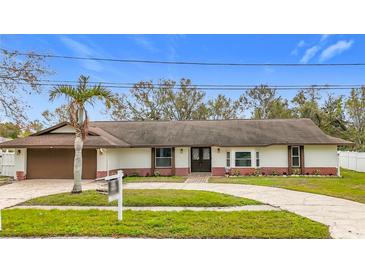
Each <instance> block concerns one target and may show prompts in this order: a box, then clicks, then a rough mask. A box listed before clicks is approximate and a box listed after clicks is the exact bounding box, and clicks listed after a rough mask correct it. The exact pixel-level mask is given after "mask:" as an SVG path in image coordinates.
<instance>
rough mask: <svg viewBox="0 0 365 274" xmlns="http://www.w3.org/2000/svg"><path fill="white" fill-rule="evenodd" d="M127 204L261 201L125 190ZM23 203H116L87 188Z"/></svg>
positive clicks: (209, 194)
mask: <svg viewBox="0 0 365 274" xmlns="http://www.w3.org/2000/svg"><path fill="white" fill-rule="evenodd" d="M123 204H124V205H125V206H197V207H213V206H215V207H224V206H243V205H258V204H261V203H260V202H257V201H254V200H250V199H246V198H241V197H236V196H232V195H227V194H222V193H216V192H210V191H199V190H176V189H125V190H124V191H123ZM22 205H56V206H116V205H117V202H116V201H113V202H111V203H109V202H108V196H107V195H104V194H101V193H98V192H96V191H84V192H82V193H80V194H71V193H61V194H55V195H50V196H44V197H39V198H35V199H32V200H29V201H26V202H25V203H23V204H22Z"/></svg>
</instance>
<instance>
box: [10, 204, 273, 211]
mask: <svg viewBox="0 0 365 274" xmlns="http://www.w3.org/2000/svg"><path fill="white" fill-rule="evenodd" d="M14 208H21V209H43V210H52V209H59V210H89V209H97V210H112V211H117V210H118V208H117V207H116V206H14V207H11V208H10V209H14ZM124 210H135V211H145V210H149V211H184V210H191V211H225V212H229V211H263V210H265V211H279V210H280V209H279V208H277V207H272V206H269V205H246V206H227V207H195V206H194V207H193V206H191V207H190V206H124V207H123V211H124Z"/></svg>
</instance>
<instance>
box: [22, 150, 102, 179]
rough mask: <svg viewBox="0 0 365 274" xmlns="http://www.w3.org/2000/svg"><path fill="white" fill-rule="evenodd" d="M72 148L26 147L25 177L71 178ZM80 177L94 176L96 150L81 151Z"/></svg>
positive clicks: (89, 177)
mask: <svg viewBox="0 0 365 274" xmlns="http://www.w3.org/2000/svg"><path fill="white" fill-rule="evenodd" d="M74 155H75V152H74V150H73V149H28V151H27V179H72V178H73V163H74ZM82 160H83V165H82V178H83V179H94V178H95V176H96V150H95V149H84V150H83V151H82Z"/></svg>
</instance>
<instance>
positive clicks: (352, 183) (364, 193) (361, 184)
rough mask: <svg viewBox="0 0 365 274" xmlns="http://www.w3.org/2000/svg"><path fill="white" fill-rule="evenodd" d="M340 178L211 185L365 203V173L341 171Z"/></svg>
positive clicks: (252, 180)
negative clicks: (251, 187) (262, 188)
mask: <svg viewBox="0 0 365 274" xmlns="http://www.w3.org/2000/svg"><path fill="white" fill-rule="evenodd" d="M341 175H342V176H343V177H342V178H339V177H281V176H277V177H229V178H226V177H211V178H210V179H209V182H210V183H231V184H248V185H259V186H271V187H280V188H285V189H290V190H297V191H304V192H310V193H317V194H324V195H328V196H333V197H338V198H344V199H348V200H352V201H356V202H360V203H365V173H364V172H356V171H351V170H346V169H341Z"/></svg>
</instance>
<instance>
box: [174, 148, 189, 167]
mask: <svg viewBox="0 0 365 274" xmlns="http://www.w3.org/2000/svg"><path fill="white" fill-rule="evenodd" d="M189 158H190V149H189V148H188V147H176V148H175V167H176V168H188V167H189Z"/></svg>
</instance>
